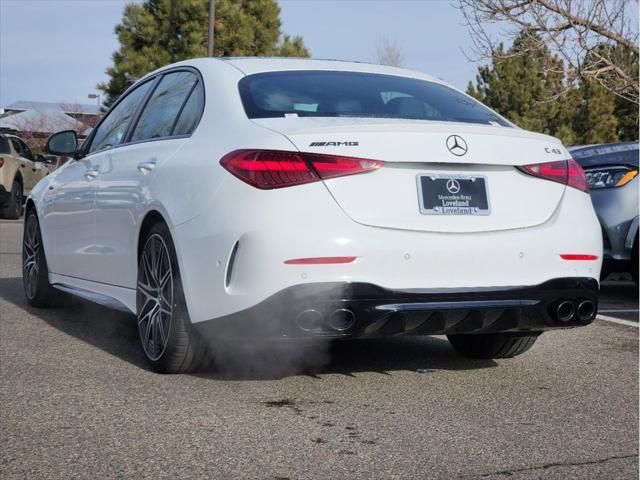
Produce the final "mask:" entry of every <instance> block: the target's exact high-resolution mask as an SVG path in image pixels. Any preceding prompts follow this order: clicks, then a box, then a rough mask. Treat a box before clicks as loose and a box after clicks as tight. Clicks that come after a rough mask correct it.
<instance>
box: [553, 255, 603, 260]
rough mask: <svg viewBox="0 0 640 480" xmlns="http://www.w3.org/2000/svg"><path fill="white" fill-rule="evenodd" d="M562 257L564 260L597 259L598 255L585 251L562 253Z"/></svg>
mask: <svg viewBox="0 0 640 480" xmlns="http://www.w3.org/2000/svg"><path fill="white" fill-rule="evenodd" d="M560 258H562V259H563V260H597V259H598V256H597V255H587V254H584V253H561V254H560Z"/></svg>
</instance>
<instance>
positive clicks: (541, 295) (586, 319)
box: [23, 58, 602, 372]
mask: <svg viewBox="0 0 640 480" xmlns="http://www.w3.org/2000/svg"><path fill="white" fill-rule="evenodd" d="M47 149H48V151H49V152H50V153H52V154H54V155H63V156H65V155H66V156H73V157H74V158H75V160H72V161H69V162H67V163H66V164H65V165H64V166H62V167H61V168H59V169H58V170H56V171H55V172H54V173H52V174H51V175H50V176H49V177H48V178H47V179H46V181H44V182H42V183H40V184H38V186H37V187H36V188H35V189H34V191H32V192H31V195H30V196H29V199H28V201H27V213H26V221H25V234H24V248H23V256H24V262H23V265H24V269H23V277H24V290H25V294H26V297H27V299H28V301H29V302H30V303H31V304H32V305H35V306H46V305H50V304H52V303H55V302H56V301H57V300H58V299H59V298H60V295H61V294H60V292H59V291H60V290H61V291H63V292H67V293H70V294H74V295H78V296H81V297H85V298H88V299H90V300H92V301H96V302H99V303H103V304H105V305H109V306H112V307H115V308H120V309H122V310H125V311H128V312H131V313H133V314H135V315H137V318H138V330H139V335H140V340H141V345H142V349H143V350H144V353H145V355H146V357H147V359H148V360H149V362H150V364H151V365H152V367H153V368H154V369H156V370H157V371H160V372H184V371H190V370H192V369H194V368H196V367H197V365H198V364H199V363H200V361H201V359H202V358H204V357H207V356H208V355H209V354H210V353H211V350H212V349H213V350H214V352H215V348H216V346H217V345H219V343H218V342H222V341H225V339H228V338H238V337H246V336H248V335H249V336H257V337H258V338H260V339H265V338H271V339H274V338H275V339H283V338H284V339H300V338H305V339H308V338H315V339H318V338H321V339H342V338H352V337H379V336H387V335H399V334H418V335H426V334H441V335H448V338H449V340H450V341H451V343H452V344H453V346H454V347H455V348H456V349H458V350H459V351H460V352H462V353H463V354H465V355H468V356H470V357H475V358H500V357H512V356H515V355H519V354H521V353H523V352H525V351H526V350H527V349H528V348H530V347H531V346H532V345H533V343H534V342H535V341H536V338H537V337H538V336H539V334H540V333H541V332H543V331H546V330H552V329H558V328H567V327H577V326H581V325H586V324H588V323H590V322H591V321H592V320H593V318H594V317H595V314H596V308H597V295H598V278H599V275H600V266H601V255H602V237H601V234H600V226H599V225H598V221H597V218H596V216H595V213H594V210H593V206H592V205H591V200H590V198H589V194H588V193H587V180H586V178H585V176H584V172H583V170H582V168H581V167H580V165H578V164H577V163H576V162H575V161H574V160H572V159H571V156H570V155H569V152H567V150H566V149H565V148H564V147H563V146H562V144H561V143H560V141H559V140H557V139H555V138H552V137H549V136H546V135H540V134H536V133H531V132H527V131H524V130H522V129H520V128H517V127H516V126H515V125H513V124H511V123H510V122H509V121H507V120H505V119H504V118H503V117H501V116H500V115H498V114H497V113H495V112H493V111H492V110H490V109H489V108H487V107H485V106H484V105H482V104H481V103H479V102H477V101H476V100H474V99H473V98H471V97H470V96H468V95H466V94H464V93H462V92H460V91H458V90H456V89H455V88H453V87H451V86H449V85H447V84H445V83H444V82H442V81H440V80H438V79H435V78H433V77H430V76H428V75H425V74H422V73H419V72H413V71H409V70H404V69H398V68H394V67H385V66H378V65H367V64H362V63H348V62H337V61H320V60H308V59H269V58H261V59H258V58H242V59H241V58H235V59H231V58H229V59H211V58H209V59H199V60H192V61H185V62H181V63H177V64H174V65H170V66H168V67H165V68H161V69H159V70H157V71H155V72H153V73H150V74H149V75H147V76H146V77H144V78H142V79H141V80H139V81H138V82H136V83H135V84H134V85H133V86H132V87H131V88H130V89H129V90H127V91H126V92H125V93H124V94H123V95H122V96H121V97H120V99H119V100H118V101H117V102H116V103H115V104H114V105H113V107H112V108H111V110H110V111H109V112H108V113H107V114H106V115H105V116H104V118H103V119H102V121H101V123H100V124H98V125H97V126H96V128H95V129H94V130H93V132H92V133H91V135H90V136H89V137H88V138H87V140H86V142H85V143H84V145H83V147H82V148H81V149H79V150H78V148H77V139H76V135H75V133H74V132H72V131H66V132H60V133H57V134H55V135H53V136H52V137H50V138H49V140H48V143H47Z"/></svg>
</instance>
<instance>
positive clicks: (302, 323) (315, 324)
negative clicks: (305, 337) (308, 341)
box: [296, 308, 324, 332]
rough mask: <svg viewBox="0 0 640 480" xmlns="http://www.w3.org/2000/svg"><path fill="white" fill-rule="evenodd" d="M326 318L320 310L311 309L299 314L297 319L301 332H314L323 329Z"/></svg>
mask: <svg viewBox="0 0 640 480" xmlns="http://www.w3.org/2000/svg"><path fill="white" fill-rule="evenodd" d="M323 321H324V317H323V316H322V314H321V313H320V312H319V311H318V310H314V309H313V308H310V309H308V310H304V311H303V312H301V313H299V314H298V316H297V317H296V325H297V326H298V328H299V329H300V330H304V331H305V332H312V331H314V330H318V329H319V328H321V327H322V323H323Z"/></svg>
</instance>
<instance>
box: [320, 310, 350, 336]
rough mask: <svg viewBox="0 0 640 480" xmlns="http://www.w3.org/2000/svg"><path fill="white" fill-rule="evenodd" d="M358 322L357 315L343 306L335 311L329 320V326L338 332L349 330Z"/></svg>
mask: <svg viewBox="0 0 640 480" xmlns="http://www.w3.org/2000/svg"><path fill="white" fill-rule="evenodd" d="M355 324H356V316H355V314H354V313H353V312H352V311H351V310H347V309H346V308H341V309H339V310H336V311H335V312H333V313H332V314H331V315H330V316H329V319H328V320H327V325H328V326H329V328H331V329H332V330H334V331H336V332H344V331H345V330H349V329H350V328H351V327H353V326H354V325H355Z"/></svg>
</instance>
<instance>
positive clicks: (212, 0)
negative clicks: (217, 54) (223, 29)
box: [207, 0, 216, 57]
mask: <svg viewBox="0 0 640 480" xmlns="http://www.w3.org/2000/svg"><path fill="white" fill-rule="evenodd" d="M215 23H216V0H209V41H208V42H207V56H208V57H213V33H214V27H215Z"/></svg>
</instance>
